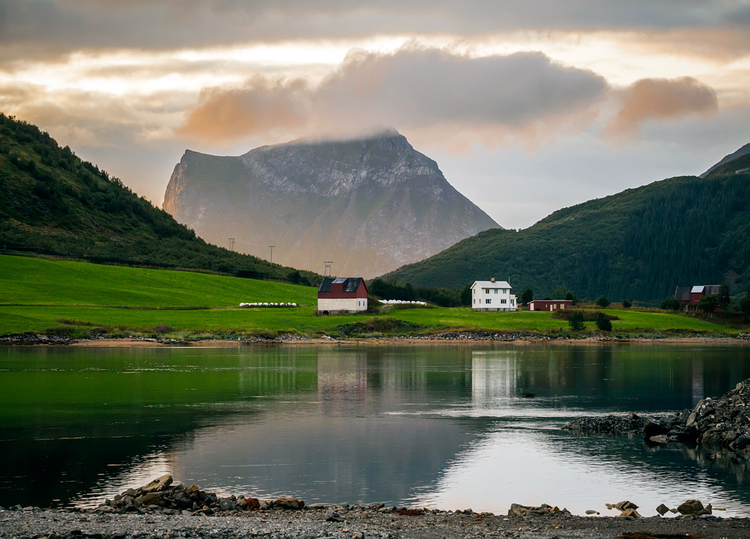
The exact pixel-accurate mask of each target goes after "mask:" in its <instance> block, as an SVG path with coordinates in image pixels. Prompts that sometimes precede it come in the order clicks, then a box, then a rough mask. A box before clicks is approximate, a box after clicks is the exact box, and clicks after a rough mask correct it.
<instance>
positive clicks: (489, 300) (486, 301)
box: [484, 299, 492, 304]
mask: <svg viewBox="0 0 750 539" xmlns="http://www.w3.org/2000/svg"><path fill="white" fill-rule="evenodd" d="M484 302H485V303H487V304H489V303H492V300H491V299H486V300H484Z"/></svg>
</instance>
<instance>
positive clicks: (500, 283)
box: [471, 281, 513, 288]
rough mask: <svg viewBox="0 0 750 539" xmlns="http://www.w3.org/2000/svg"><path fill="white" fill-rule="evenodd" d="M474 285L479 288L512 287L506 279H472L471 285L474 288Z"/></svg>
mask: <svg viewBox="0 0 750 539" xmlns="http://www.w3.org/2000/svg"><path fill="white" fill-rule="evenodd" d="M475 286H476V287H479V288H513V287H512V286H510V283H509V282H508V281H495V282H494V283H493V282H492V281H474V284H473V285H471V287H472V288H474V287H475Z"/></svg>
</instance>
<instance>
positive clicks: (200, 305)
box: [0, 256, 738, 338]
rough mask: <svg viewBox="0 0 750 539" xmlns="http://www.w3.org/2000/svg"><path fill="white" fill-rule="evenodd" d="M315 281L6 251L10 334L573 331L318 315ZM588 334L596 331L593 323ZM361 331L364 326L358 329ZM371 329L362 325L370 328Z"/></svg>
mask: <svg viewBox="0 0 750 539" xmlns="http://www.w3.org/2000/svg"><path fill="white" fill-rule="evenodd" d="M316 296H317V294H316V290H315V288H311V287H305V286H296V285H291V284H286V283H277V282H270V281H257V280H252V279H239V278H235V277H222V276H217V275H209V274H201V273H193V272H183V271H168V270H153V269H143V268H130V267H121V266H106V265H97V264H86V263H81V262H70V261H61V260H47V259H41V258H26V257H15V256H0V335H8V334H16V333H24V332H48V331H66V332H69V333H71V334H74V335H76V336H83V335H86V334H87V333H89V332H91V331H92V330H96V331H102V330H104V331H106V332H108V333H111V334H115V335H157V334H161V335H164V336H171V337H178V338H186V337H187V338H191V337H200V336H219V337H222V336H230V335H251V334H257V333H266V332H267V333H272V334H273V333H276V332H299V333H304V334H307V335H314V334H320V333H327V334H331V335H338V334H339V333H340V331H341V329H342V327H344V326H346V325H352V324H359V325H360V326H361V327H360V328H359V329H360V330H362V328H364V331H365V333H367V332H368V331H369V332H380V333H397V332H399V331H401V332H404V331H409V332H417V333H425V332H434V331H442V330H448V329H467V330H500V331H510V330H525V331H536V332H547V333H548V332H560V331H563V332H566V331H568V329H569V327H568V323H567V322H566V321H565V320H560V319H556V318H553V317H552V316H551V315H550V313H545V312H528V311H520V312H515V313H484V312H482V313H479V312H473V311H471V309H469V308H468V307H457V308H440V307H435V308H426V309H391V310H390V311H389V312H387V313H382V314H377V315H374V314H362V315H345V316H329V317H318V316H315V310H316ZM258 301H265V302H294V303H297V304H299V305H300V306H299V307H296V308H251V309H241V308H239V304H240V303H241V302H258ZM605 312H608V313H610V314H614V315H616V316H618V317H619V318H620V319H619V320H615V321H613V326H614V331H615V332H619V333H626V334H628V333H641V334H643V333H672V332H682V333H698V334H717V333H726V334H734V333H737V332H738V330H734V329H729V328H726V327H724V326H720V325H718V324H715V323H712V322H710V321H708V320H703V319H699V318H691V317H687V316H683V315H681V314H668V313H648V312H642V311H634V310H614V309H611V310H607V311H605ZM586 328H587V329H586V330H585V331H584V334H586V333H587V332H590V331H592V328H593V329H595V325H594V324H593V323H592V322H589V323H587V324H586ZM355 333H356V332H355ZM360 333H361V331H360Z"/></svg>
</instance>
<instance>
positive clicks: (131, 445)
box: [0, 345, 750, 515]
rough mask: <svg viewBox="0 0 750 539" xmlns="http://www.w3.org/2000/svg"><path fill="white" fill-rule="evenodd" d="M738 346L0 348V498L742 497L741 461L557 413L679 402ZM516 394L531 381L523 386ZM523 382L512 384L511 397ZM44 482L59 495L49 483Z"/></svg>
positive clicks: (739, 363) (729, 382)
mask: <svg viewBox="0 0 750 539" xmlns="http://www.w3.org/2000/svg"><path fill="white" fill-rule="evenodd" d="M749 355H750V354H749V351H748V349H747V348H744V347H711V346H702V345H701V346H658V345H654V346H585V347H574V346H565V347H563V346H560V347H547V346H538V347H537V346H512V345H507V346H496V347H487V346H481V347H472V346H465V347H463V346H461V347H457V346H446V347H442V346H428V347H369V346H368V347H343V346H340V347H320V348H317V347H278V348H260V347H258V348H255V347H243V348H236V349H234V348H232V349H198V348H158V349H130V348H108V349H75V348H64V349H62V348H61V349H17V348H7V349H0V369H2V376H0V433H2V434H0V450H2V454H3V455H4V456H5V459H6V460H5V462H4V464H3V467H2V468H0V505H6V506H7V505H10V504H15V503H21V504H23V505H30V504H31V505H39V506H51V505H55V504H59V505H66V504H77V505H89V506H90V505H96V504H97V503H99V502H101V501H103V500H104V499H105V498H107V497H110V498H111V497H112V496H114V495H115V494H117V493H119V492H121V491H122V490H124V489H125V488H128V487H135V486H139V485H140V484H143V483H145V482H147V481H148V480H150V479H151V478H153V477H154V476H156V475H159V474H162V473H173V474H174V475H175V479H176V480H178V481H180V482H183V483H187V484H190V483H197V484H198V485H200V487H201V488H202V489H204V490H213V491H218V492H223V493H226V494H238V495H239V494H242V495H254V496H256V497H261V498H265V497H271V496H276V495H281V494H291V495H296V496H299V497H301V498H303V499H305V500H306V501H307V502H308V503H314V502H349V503H356V502H360V503H371V502H385V503H388V504H397V505H417V506H430V507H443V508H448V509H459V508H468V507H471V508H472V509H474V510H475V511H483V510H487V511H493V512H505V511H507V509H508V507H509V505H510V503H513V502H517V503H523V504H534V505H538V504H541V503H550V504H557V505H559V506H561V507H562V506H565V507H567V508H568V509H570V510H571V511H573V512H576V513H583V512H584V511H585V510H587V509H595V510H598V511H601V512H602V513H603V514H607V511H606V509H605V508H604V503H607V502H610V503H611V502H617V501H620V500H621V499H626V498H627V499H630V500H631V501H633V502H635V503H637V504H638V505H640V506H641V508H642V509H643V510H640V509H639V512H641V513H642V514H653V513H654V508H655V507H656V506H657V505H659V504H660V503H662V502H663V503H666V504H667V505H669V506H676V505H678V504H679V503H681V502H682V501H684V500H685V499H687V498H699V499H701V500H703V501H704V502H705V503H709V502H710V503H713V505H714V506H715V507H727V508H728V509H729V511H728V512H727V513H726V514H727V515H730V514H746V513H747V509H748V507H749V506H750V488H748V483H747V477H749V476H748V472H747V465H746V463H745V462H743V461H739V460H737V459H736V458H734V459H733V458H731V457H729V456H727V455H718V456H717V455H716V454H714V453H702V452H701V451H700V450H697V449H690V448H686V447H683V446H671V445H669V446H664V447H656V448H655V447H648V446H646V445H645V444H644V442H643V440H642V439H641V438H640V437H633V438H628V437H618V438H608V437H582V436H572V435H570V434H568V433H565V432H562V431H560V426H561V425H562V424H564V423H565V422H566V421H567V420H569V419H570V418H573V417H576V416H581V415H596V414H606V413H620V412H629V411H635V412H637V413H658V412H665V411H676V410H681V409H683V408H687V407H690V406H692V405H693V404H694V403H695V402H697V400H699V399H700V398H703V397H704V396H707V395H720V394H722V393H724V392H725V391H727V390H728V389H730V388H732V387H733V386H734V385H735V384H736V383H737V382H739V381H740V380H743V379H745V378H747V377H750V361H748V359H750V357H748V356H749ZM532 395H533V398H528V397H531V396H532ZM524 397H527V398H524ZM56 500H59V501H56Z"/></svg>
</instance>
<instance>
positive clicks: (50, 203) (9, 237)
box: [0, 114, 318, 283]
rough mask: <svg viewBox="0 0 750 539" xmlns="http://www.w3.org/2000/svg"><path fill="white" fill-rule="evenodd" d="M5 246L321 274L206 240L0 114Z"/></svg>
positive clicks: (273, 274)
mask: <svg viewBox="0 0 750 539" xmlns="http://www.w3.org/2000/svg"><path fill="white" fill-rule="evenodd" d="M0 249H2V250H3V251H4V252H12V251H25V252H37V253H45V254H55V255H64V256H70V257H77V258H86V259H88V260H90V261H94V262H115V263H122V264H143V265H151V266H160V267H181V268H191V269H200V270H212V271H217V272H221V273H228V274H232V275H238V276H245V277H260V278H272V279H278V280H291V281H293V282H300V281H301V282H303V283H304V282H315V281H317V277H318V276H317V275H315V274H314V273H310V272H297V271H296V270H293V269H292V268H285V267H283V266H280V265H278V264H270V263H269V262H267V261H265V260H261V259H258V258H256V257H253V256H248V255H242V254H239V253H235V252H231V251H229V250H227V249H222V248H219V247H216V246H214V245H209V244H207V243H206V242H204V241H203V240H202V239H200V238H198V237H196V235H195V233H194V232H193V231H192V230H190V229H188V228H187V227H185V226H184V225H181V224H179V223H178V222H177V221H175V220H174V219H173V218H172V217H171V216H170V215H169V214H168V213H167V212H165V211H163V210H160V209H158V208H155V207H154V206H153V205H151V203H150V202H148V201H147V200H146V199H144V198H140V197H138V196H137V195H136V194H134V193H133V192H132V191H130V189H128V188H127V187H125V186H124V185H123V184H122V182H121V181H120V180H118V179H117V178H114V177H110V176H109V175H108V174H107V173H106V172H104V171H103V170H99V168H98V167H96V166H95V165H93V164H91V163H88V162H86V161H82V160H81V159H79V158H78V157H76V156H75V155H74V154H73V152H72V151H71V150H70V148H68V147H67V146H66V147H64V148H61V147H59V146H58V144H57V143H56V142H55V141H54V140H53V139H52V138H51V137H50V136H49V135H48V134H47V133H44V132H41V131H40V130H39V129H38V128H37V127H36V126H34V125H31V124H28V123H26V122H20V121H17V120H15V119H14V118H11V117H7V116H5V115H2V114H0Z"/></svg>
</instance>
